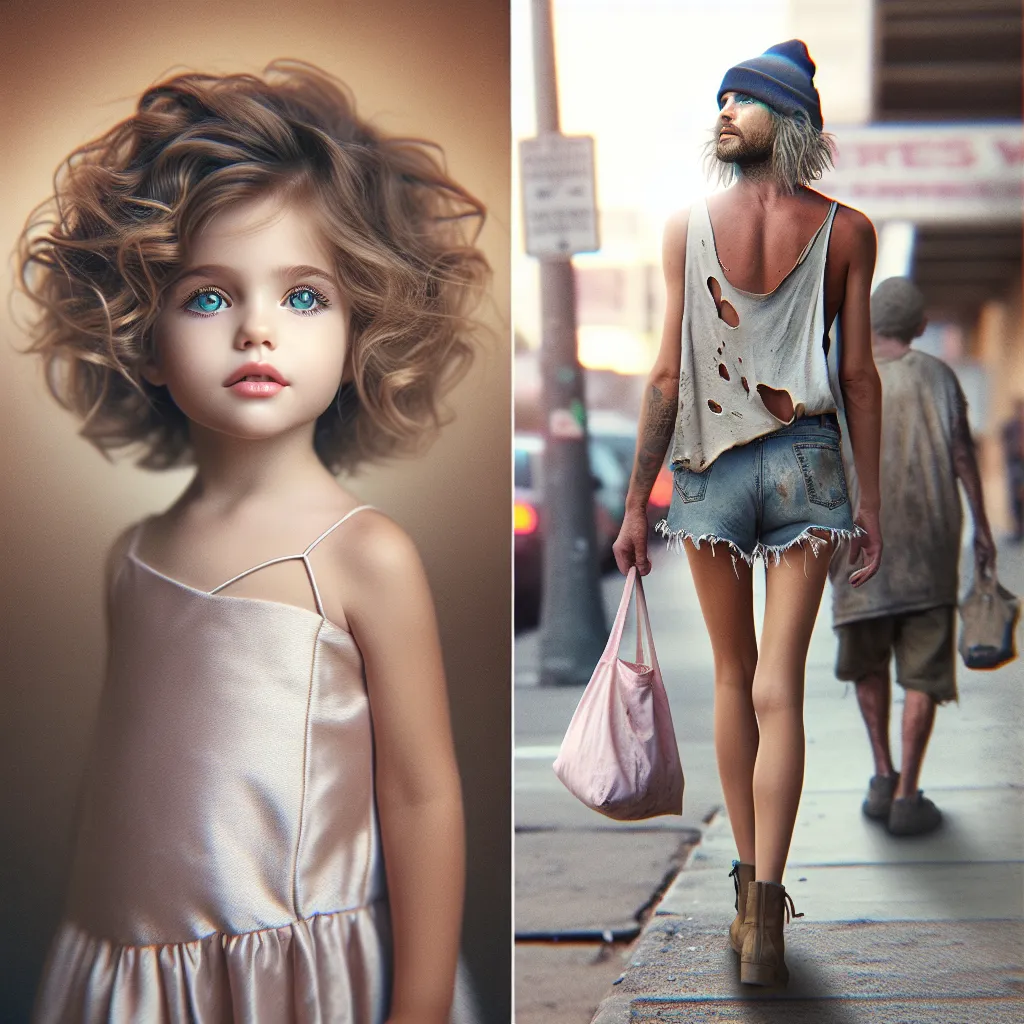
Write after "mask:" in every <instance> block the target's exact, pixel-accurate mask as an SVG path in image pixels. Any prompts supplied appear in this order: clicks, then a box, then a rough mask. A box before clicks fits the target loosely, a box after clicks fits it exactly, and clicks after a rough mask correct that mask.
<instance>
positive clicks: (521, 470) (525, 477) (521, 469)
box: [515, 448, 533, 490]
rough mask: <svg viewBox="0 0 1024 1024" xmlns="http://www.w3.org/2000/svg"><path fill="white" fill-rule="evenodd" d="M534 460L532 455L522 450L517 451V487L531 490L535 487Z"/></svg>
mask: <svg viewBox="0 0 1024 1024" xmlns="http://www.w3.org/2000/svg"><path fill="white" fill-rule="evenodd" d="M532 468H533V467H532V460H531V459H530V453H529V452H526V451H523V449H522V448H517V449H516V458H515V486H516V487H522V488H523V489H524V490H529V489H530V488H531V487H533V472H532Z"/></svg>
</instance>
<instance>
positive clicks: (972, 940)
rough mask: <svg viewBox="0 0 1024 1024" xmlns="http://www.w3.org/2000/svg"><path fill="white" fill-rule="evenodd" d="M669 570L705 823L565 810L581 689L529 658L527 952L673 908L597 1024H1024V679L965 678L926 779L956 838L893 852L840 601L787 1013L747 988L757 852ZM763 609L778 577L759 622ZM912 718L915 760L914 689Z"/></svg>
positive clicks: (1015, 563)
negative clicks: (746, 929) (840, 623)
mask: <svg viewBox="0 0 1024 1024" xmlns="http://www.w3.org/2000/svg"><path fill="white" fill-rule="evenodd" d="M654 550H655V559H654V571H653V572H652V573H651V575H650V576H648V577H647V578H646V581H645V588H646V592H647V600H648V605H649V608H650V613H651V620H652V628H653V633H654V640H655V646H656V649H657V652H658V657H659V661H660V663H661V666H662V671H663V675H664V677H665V682H666V688H667V689H668V693H669V698H670V701H671V705H672V712H673V718H674V722H675V727H676V735H677V739H678V741H679V746H680V753H681V757H682V762H683V768H684V772H685V775H686V793H685V797H684V809H683V817H682V819H679V818H675V817H662V818H656V819H652V820H650V821H648V822H640V823H632V824H629V825H623V824H620V823H616V822H612V821H609V820H607V819H605V818H603V817H602V816H601V815H598V814H596V813H594V812H592V811H590V810H589V809H587V808H585V807H583V806H582V805H580V804H578V803H577V802H576V801H575V800H574V799H573V798H572V797H571V796H569V794H568V793H566V792H565V791H564V790H563V789H562V787H561V784H560V783H559V782H558V781H557V779H556V778H555V776H554V774H553V772H552V771H551V761H552V760H553V758H554V755H555V753H556V752H557V746H558V743H559V741H560V739H561V736H562V734H563V733H564V730H565V727H566V725H567V724H568V721H569V718H570V717H571V715H572V711H573V709H574V708H575V705H576V703H577V701H578V700H579V696H580V693H581V689H580V688H576V687H573V688H567V689H561V688H559V689H548V688H541V687H539V686H537V684H536V683H537V675H536V650H537V636H536V633H530V634H524V635H522V636H520V637H518V638H517V641H516V694H515V695H516V706H515V715H516V781H515V785H516V832H517V835H516V932H517V935H520V936H523V935H527V934H529V933H531V932H532V933H541V932H548V933H555V934H557V933H558V932H559V931H560V930H563V931H565V932H567V933H571V932H572V931H573V930H576V929H582V930H584V931H586V930H588V929H589V930H600V929H602V928H604V929H616V930H617V932H618V933H619V934H625V932H626V929H627V928H628V926H629V925H630V924H631V923H632V924H633V925H634V927H635V919H636V915H637V913H638V911H640V910H641V909H642V908H643V907H644V905H645V903H646V904H649V903H650V901H651V900H652V899H654V900H655V901H656V904H655V909H654V913H653V914H652V915H651V916H650V917H649V920H648V922H647V924H646V926H645V927H644V929H643V932H642V934H641V935H640V937H639V939H638V940H637V942H636V944H635V945H634V947H633V949H632V952H631V954H630V956H629V958H628V960H627V965H626V969H625V971H624V973H623V974H622V976H621V978H619V979H618V982H617V983H616V984H615V985H613V986H612V987H611V989H610V991H609V993H608V994H607V996H606V998H605V999H604V1001H603V1002H602V1004H601V1007H600V1009H599V1011H598V1013H597V1016H596V1017H595V1018H594V1020H595V1022H596V1024H620V1022H622V1024H624V1022H627V1021H629V1022H646V1021H699V1022H704V1021H709V1022H710V1021H714V1022H716V1024H717V1022H720V1021H747V1022H761V1021H764V1022H766V1024H776V1022H779V1024H781V1022H790V1021H792V1022H794V1024H802V1022H805V1021H806V1022H814V1024H854V1022H856V1024H861V1022H864V1024H868V1022H870V1024H875V1022H879V1024H881V1022H905V1024H933V1022H934V1024H961V1022H963V1024H968V1022H970V1024H975V1022H980V1024H988V1022H992V1024H1003V1022H1007V1024H1009V1022H1011V1021H1013V1022H1021V1021H1024V999H1022V995H1024V969H1022V963H1024V744H1022V739H1024V728H1022V727H1024V687H1022V683H1024V666H1022V662H1021V661H1020V660H1018V661H1017V662H1014V663H1013V664H1011V665H1009V666H1006V667H1004V668H1002V669H999V670H997V671H995V672H967V671H966V670H964V669H963V668H962V666H961V667H960V669H959V682H960V694H961V702H960V704H959V706H957V705H949V706H946V707H944V708H941V709H939V712H938V717H937V722H936V727H935V732H934V734H933V736H932V740H931V744H930V747H929V752H928V756H927V758H926V761H925V766H924V771H923V773H922V779H921V786H922V787H923V788H924V790H925V791H926V792H927V793H928V794H929V795H930V796H931V797H932V798H933V799H935V801H936V802H937V803H938V804H939V806H940V807H941V808H942V809H943V811H944V812H945V816H946V818H945V821H944V823H943V826H942V828H941V829H940V830H939V831H937V832H936V833H934V834H932V835H930V836H925V837H916V838H911V839H896V838H893V837H891V836H889V835H888V833H887V832H886V831H885V830H884V828H883V827H881V826H880V825H878V824H877V823H874V822H869V821H867V820H866V819H864V818H863V817H862V815H861V813H860V803H861V800H862V799H863V796H864V790H865V788H866V784H867V780H868V778H869V776H870V775H871V771H872V764H871V757H870V753H869V749H868V745H867V739H866V735H865V733H864V728H863V725H862V723H861V720H860V716H859V712H858V710H857V703H856V696H855V694H854V692H853V688H852V686H848V685H846V684H843V683H838V682H837V681H836V680H835V678H834V677H833V674H832V669H833V659H834V650H835V648H834V640H833V634H832V630H831V626H830V603H829V595H828V593H827V592H826V595H825V599H824V600H823V602H822V610H821V613H820V615H819V617H818V620H817V623H816V626H815V630H814V633H813V636H812V640H811V646H810V651H809V656H808V668H807V687H806V704H805V721H806V731H807V767H806V777H805V786H804V793H803V798H802V801H801V805H800V812H799V816H798V819H797V824H796V830H795V834H794V839H793V846H792V849H791V853H790V861H789V866H788V869H787V874H786V877H785V879H784V881H785V884H786V886H787V889H788V891H789V892H790V893H791V894H792V895H793V898H794V900H795V902H796V907H797V910H798V911H800V912H803V913H804V914H805V916H804V917H803V918H800V919H799V920H796V921H794V922H793V923H791V924H790V925H788V926H787V929H786V943H787V957H786V959H787V964H788V965H789V966H790V970H791V974H792V977H791V981H790V985H789V988H788V989H786V990H785V991H783V992H769V991H766V990H757V989H754V990H751V989H748V988H746V987H741V986H740V985H739V982H738V970H737V965H736V958H735V955H734V954H733V953H732V952H731V951H730V950H729V948H728V945H727V942H726V938H725V932H726V929H727V928H728V924H729V921H730V920H731V918H732V915H733V912H734V911H733V898H734V897H733V888H732V880H731V879H730V878H728V877H727V875H728V871H729V868H730V864H731V860H732V858H733V857H734V856H735V850H734V848H733V846H732V841H731V833H730V831H729V824H728V820H727V818H726V817H725V815H724V810H723V801H722V796H721V790H720V787H719V784H718V777H717V770H716V767H715V760H714V750H713V744H712V717H711V716H712V698H713V673H712V659H711V649H710V645H709V643H708V640H707V636H706V633H705V631H704V628H703V621H702V619H701V616H700V610H699V608H698V606H697V601H696V595H695V594H694V591H693V587H692V583H691V581H690V577H689V572H688V570H687V567H686V562H685V559H684V558H679V557H677V556H672V555H668V554H666V553H665V552H664V551H663V550H660V546H658V547H656V548H655V549H654ZM723 554H724V553H723ZM1000 579H1001V580H1002V582H1003V583H1004V585H1006V586H1008V587H1009V588H1010V589H1011V590H1013V591H1014V592H1015V593H1018V594H1019V593H1022V592H1024V559H1022V555H1021V550H1020V548H1004V549H1003V550H1001V552H1000ZM621 586H622V581H621V578H620V577H617V576H612V577H609V578H607V579H606V580H605V581H604V583H603V589H604V600H605V606H606V608H607V609H608V615H609V620H610V616H611V614H612V613H613V611H614V608H615V606H616V605H617V603H618V598H619V596H620V594H621ZM763 601H764V581H763V574H761V573H757V574H755V603H756V605H757V606H758V608H757V611H758V621H759V620H760V613H761V610H762V609H763ZM624 643H625V644H626V646H627V648H628V646H629V644H630V638H629V636H628V635H627V638H626V640H625V641H624ZM894 705H895V706H894V711H893V733H894V737H893V738H894V750H893V752H894V756H896V757H897V758H898V750H899V742H898V729H897V723H898V721H899V715H900V713H901V711H902V699H901V691H900V690H899V688H898V687H894ZM697 836H699V837H700V840H701V841H700V844H699V845H698V846H697V847H696V849H695V850H693V852H692V854H690V855H689V857H688V858H687V856H686V854H687V850H688V845H687V843H688V841H692V840H693V839H694V838H696V837H697ZM681 858H682V859H685V861H686V864H685V868H684V870H682V871H679V872H678V873H677V874H675V875H674V881H672V883H671V884H670V885H669V887H668V889H667V891H666V892H664V893H663V894H662V893H661V892H660V887H661V886H662V885H663V883H664V881H665V878H666V875H669V876H672V874H673V873H674V872H675V870H676V868H677V867H678V866H679V861H680V859H681Z"/></svg>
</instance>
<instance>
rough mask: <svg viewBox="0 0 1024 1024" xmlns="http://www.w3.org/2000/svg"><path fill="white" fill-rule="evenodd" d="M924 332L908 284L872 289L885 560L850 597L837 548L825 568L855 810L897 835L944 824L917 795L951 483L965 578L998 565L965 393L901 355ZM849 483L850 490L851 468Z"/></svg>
mask: <svg viewBox="0 0 1024 1024" xmlns="http://www.w3.org/2000/svg"><path fill="white" fill-rule="evenodd" d="M925 324H926V320H925V315H924V297H923V296H922V294H921V292H920V291H919V290H918V288H917V287H916V286H915V285H914V284H913V282H911V281H909V280H907V279H906V278H903V277H890V278H888V279H887V280H885V281H883V282H882V283H881V284H879V285H878V287H877V288H876V289H875V291H874V293H873V294H872V296H871V327H872V332H873V333H872V347H873V350H874V357H875V365H876V366H877V367H878V373H879V376H880V377H881V380H882V452H883V458H882V460H881V473H880V490H881V493H882V494H883V495H884V496H885V500H884V501H883V503H882V521H881V529H882V535H883V536H884V537H885V538H886V558H885V560H884V561H883V563H882V565H881V568H880V569H879V571H878V574H877V575H876V576H875V578H874V580H873V581H872V583H871V586H870V587H864V588H860V589H855V588H853V587H851V586H850V585H849V582H848V580H847V572H846V571H845V567H846V565H845V558H846V556H845V555H844V553H843V552H839V553H838V554H837V555H836V557H835V558H834V559H833V562H832V567H831V576H832V584H833V589H832V612H833V624H834V628H835V632H836V635H837V637H838V641H839V648H838V653H837V657H836V676H837V678H838V679H840V680H843V681H849V682H853V683H855V684H856V686H857V702H858V704H859V705H860V710H861V714H862V715H863V717H864V724H865V725H866V726H867V730H868V738H869V740H870V742H871V752H872V755H873V757H874V761H875V774H874V777H873V778H872V779H871V783H870V785H869V788H868V794H867V798H866V799H865V801H864V804H863V811H864V814H865V815H867V817H869V818H873V819H876V820H879V821H884V822H885V823H886V826H887V828H888V830H889V832H891V833H892V834H893V835H900V836H906V835H917V834H920V833H924V832H929V831H931V830H932V829H935V828H937V827H938V826H939V824H940V823H941V820H942V813H941V812H940V811H939V809H938V808H937V807H936V806H935V804H934V803H933V802H932V801H931V800H929V799H928V798H927V797H925V796H924V794H923V793H922V792H921V791H920V790H919V789H918V788H917V787H918V780H919V778H920V775H921V765H922V762H923V760H924V754H925V750H926V748H927V746H928V739H929V737H930V736H931V733H932V727H933V725H934V723H935V708H936V706H937V705H939V704H944V703H946V702H947V701H950V700H956V699H957V689H956V673H955V669H954V658H955V654H956V651H955V634H954V627H955V622H956V606H957V594H958V579H957V575H958V569H959V560H960V535H961V526H962V513H961V507H960V494H959V491H958V488H957V481H959V482H960V483H961V484H963V488H964V492H965V494H966V495H967V501H968V504H969V505H970V508H971V515H972V517H973V519H974V558H975V572H976V573H985V574H990V573H993V572H994V571H995V557H996V551H995V544H994V542H993V540H992V531H991V530H990V529H989V523H988V518H987V517H986V515H985V504H984V501H983V497H982V490H981V477H980V475H979V473H978V463H977V459H976V457H975V452H974V444H973V442H972V440H971V433H970V429H969V427H968V423H967V402H966V399H965V398H964V393H963V391H962V390H961V388H960V384H959V382H958V381H957V378H956V375H955V374H954V373H953V371H952V370H951V369H950V368H949V367H948V366H947V365H946V364H945V363H943V362H942V361H941V360H939V359H936V358H934V357H933V356H930V355H927V354H925V353H924V352H918V351H915V350H914V349H913V348H912V347H911V346H912V342H913V340H914V339H915V338H917V337H920V335H921V333H922V332H923V331H924V328H925ZM849 476H850V486H851V489H852V490H853V491H856V488H857V480H856V475H855V474H854V473H853V472H852V467H851V471H850V473H849ZM893 655H895V658H896V681H897V682H898V683H899V684H900V685H901V686H902V687H903V688H904V690H905V691H906V695H905V700H904V705H903V721H902V736H903V747H902V749H903V756H902V766H901V771H899V772H897V770H896V769H895V767H894V766H893V762H892V754H891V752H890V749H889V706H890V699H891V684H890V678H889V662H890V660H891V659H892V657H893Z"/></svg>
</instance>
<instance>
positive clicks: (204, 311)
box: [182, 288, 231, 316]
mask: <svg viewBox="0 0 1024 1024" xmlns="http://www.w3.org/2000/svg"><path fill="white" fill-rule="evenodd" d="M230 305H231V300H230V299H228V297H227V296H226V295H223V294H221V293H220V292H219V291H216V290H215V289H213V288H197V289H196V290H195V291H194V292H192V293H191V294H190V295H189V297H188V298H187V299H186V300H185V301H184V303H182V309H184V310H185V312H186V313H191V314H192V315H193V316H213V314H214V313H219V312H220V311H221V310H222V309H227V308H228V307H229V306H230Z"/></svg>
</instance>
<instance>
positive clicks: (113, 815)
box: [35, 505, 390, 1024]
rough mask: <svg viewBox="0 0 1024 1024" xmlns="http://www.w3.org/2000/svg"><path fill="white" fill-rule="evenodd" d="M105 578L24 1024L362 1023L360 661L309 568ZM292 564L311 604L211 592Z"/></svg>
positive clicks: (379, 996) (366, 852)
mask: <svg viewBox="0 0 1024 1024" xmlns="http://www.w3.org/2000/svg"><path fill="white" fill-rule="evenodd" d="M369 507H370V506H366V505H362V506H360V507H359V508H356V509H353V510H352V511H351V512H349V514H348V515H346V516H344V517H343V518H342V519H341V520H339V521H338V522H337V523H335V524H334V525H333V526H332V527H330V529H328V530H326V531H325V532H324V533H322V534H321V535H320V536H319V537H317V539H316V540H315V541H313V543H312V544H310V545H309V547H307V548H306V549H305V551H303V552H302V554H301V555H288V556H285V557H283V558H275V559H271V560H270V561H268V562H263V563H261V564H260V565H258V566H254V567H253V568H251V569H248V570H246V571H245V572H243V573H240V574H239V575H238V576H235V577H233V578H232V579H230V580H228V581H227V582H226V583H223V584H221V586H219V587H217V588H216V589H215V590H213V591H210V592H209V593H207V592H205V591H201V590H197V589H196V588H194V587H190V586H187V585H186V584H184V583H181V582H179V581H177V580H175V579H172V578H171V577H169V576H165V575H164V574H163V573H160V572H157V571H156V570H155V569H153V568H151V567H150V566H148V565H146V564H145V563H144V562H143V561H141V560H140V559H139V558H138V556H137V555H136V553H135V549H136V544H137V540H138V534H139V530H140V529H141V525H140V527H137V528H136V531H135V535H134V537H133V539H132V541H131V546H130V549H129V551H128V553H127V555H126V556H125V558H124V559H123V561H122V563H121V565H120V566H119V568H118V570H117V572H116V573H115V575H114V578H113V581H112V593H111V645H110V656H109V665H108V670H107V678H106V683H105V686H104V688H103V693H102V696H101V700H100V707H99V713H98V719H97V726H96V735H95V740H94V744H93V749H92V754H91V759H90V763H89V768H88V773H87V779H86V785H85V789H84V793H83V799H82V804H81V811H80V816H79V826H78V837H77V845H76V850H75V856H74V862H73V869H72V875H71V886H70V895H69V899H68V904H67V910H66V915H65V918H64V920H63V922H62V923H61V925H60V928H59V930H58V933H57V935H56V938H55V939H54V942H53V945H52V947H51V950H50V954H49V958H48V961H47V966H46V969H45V972H44V975H43V982H42V985H41V988H40V991H39V995H38V998H37V1002H36V1010H35V1020H36V1021H37V1022H46V1024H49V1022H58V1021H60V1022H94V1021H95V1022H98V1021H112V1022H116V1024H128V1022H132V1024H135V1022H145V1024H163V1022H167V1024H171V1022H173V1024H179V1022H180V1024H186V1022H188V1024H196V1022H198V1024H207V1022H217V1024H220V1022H223V1021H236V1022H237V1021H247V1022H258V1024H290V1022H294V1024H326V1022H328V1021H330V1022H336V1021H344V1022H351V1024H363V1022H368V1024H379V1022H381V1021H383V1020H384V1019H385V1017H386V1015H387V1009H388V1005H387V1004H388V999H389V995H390V930H389V915H388V906H387V897H386V890H385V879H384V869H383V860H382V856H381V843H380V835H379V830H378V823H377V813H376V807H375V803H374V782H373V735H372V728H371V722H370V707H369V701H368V697H367V692H366V683H365V679H364V674H363V661H362V657H361V655H360V652H359V648H358V647H357V646H356V643H355V640H354V639H353V637H352V635H351V634H350V633H348V632H346V631H345V630H343V629H341V628H340V627H339V626H336V625H334V624H333V623H331V622H330V621H328V619H327V618H326V617H325V616H324V610H323V603H322V601H321V599H320V592H319V590H318V588H317V584H316V579H315V577H314V575H313V568H312V565H311V563H310V555H311V554H312V552H313V551H314V549H315V548H316V546H317V545H318V544H319V543H320V542H321V541H322V540H323V539H324V538H325V537H327V536H328V535H330V534H331V533H333V532H334V530H336V529H338V527H340V526H341V525H342V524H343V523H344V522H345V521H346V520H347V519H348V518H349V517H350V516H352V515H355V514H356V513H357V512H359V511H362V510H363V509H365V508H369ZM292 559H300V560H301V561H302V563H303V565H304V566H305V569H306V573H307V575H308V577H309V582H310V586H311V588H312V592H313V597H314V600H315V602H316V608H317V612H315V613H314V612H312V611H310V610H308V609H305V608H300V607H298V606H295V605H289V604H283V603H280V602H275V601H269V600H263V599H259V598H251V597H235V596H232V595H230V594H223V593H221V591H223V590H224V589H225V588H226V587H228V586H229V585H230V584H232V583H234V582H236V581H237V580H239V579H241V578H242V577H244V576H248V575H249V574H250V573H254V572H257V571H258V570H260V569H262V568H265V567H266V566H268V565H272V564H275V563H277V562H283V561H289V560H292Z"/></svg>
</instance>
